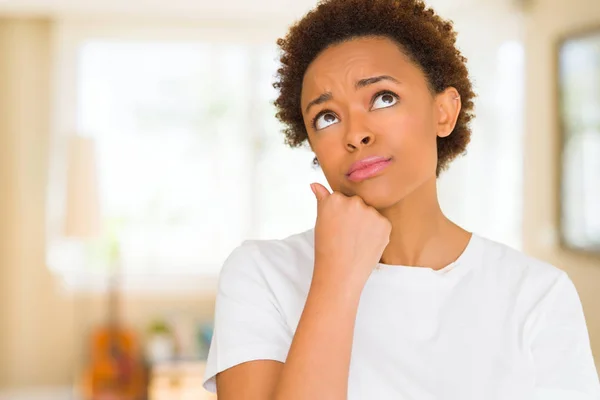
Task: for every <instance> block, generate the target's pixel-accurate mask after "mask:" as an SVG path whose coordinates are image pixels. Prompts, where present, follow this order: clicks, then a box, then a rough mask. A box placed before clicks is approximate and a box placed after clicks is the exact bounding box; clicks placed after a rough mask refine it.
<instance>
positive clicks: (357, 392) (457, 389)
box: [204, 230, 600, 400]
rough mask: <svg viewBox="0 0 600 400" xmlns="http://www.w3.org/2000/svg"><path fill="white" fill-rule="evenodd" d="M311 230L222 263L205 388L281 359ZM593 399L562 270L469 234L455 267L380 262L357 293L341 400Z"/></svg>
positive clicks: (302, 294)
mask: <svg viewBox="0 0 600 400" xmlns="http://www.w3.org/2000/svg"><path fill="white" fill-rule="evenodd" d="M313 245H314V231H313V230H309V231H307V232H304V233H300V234H297V235H294V236H291V237H289V238H286V239H284V240H266V241H246V242H244V243H243V244H242V245H241V246H240V247H238V248H237V249H235V250H234V251H233V253H232V254H231V255H230V256H229V258H228V259H227V261H226V262H225V264H224V266H223V270H222V272H221V275H220V278H219V289H218V294H217V301H216V310H215V331H214V336H213V340H212V344H211V347H210V352H209V356H208V363H207V368H206V373H205V382H204V387H205V388H206V389H207V390H209V391H212V392H215V391H216V385H215V375H216V374H217V373H219V372H221V371H224V370H226V369H228V368H231V367H233V366H235V365H238V364H240V363H243V362H247V361H252V360H265V359H266V360H277V361H280V362H285V360H286V356H287V353H288V350H289V348H290V345H291V343H292V339H293V336H294V332H295V330H296V327H297V325H298V321H299V319H300V315H301V314H302V310H303V308H304V304H305V302H306V298H307V295H308V291H309V287H310V283H311V278H312V272H313V262H314V248H313ZM362 399H367V400H371V399H376V400H386V399H394V400H408V399H411V400H430V399H431V400H433V399H435V400H440V399H444V400H446V399H452V400H454V399H456V400H467V399H477V400H483V399H485V400H496V399H502V400H520V399H523V400H525V399H526V400H533V399H539V400H542V399H543V400H559V399H560V400H579V399H581V400H583V399H586V400H598V399H600V384H599V382H598V374H597V372H596V368H595V366H594V360H593V358H592V352H591V348H590V342H589V336H588V332H587V327H586V323H585V319H584V314H583V310H582V307H581V302H580V300H579V296H578V294H577V291H576V289H575V287H574V285H573V283H572V281H571V280H570V278H569V277H568V275H567V274H566V273H565V272H563V271H562V270H560V269H558V268H556V267H553V266H551V265H549V264H546V263H544V262H541V261H539V260H536V259H533V258H530V257H528V256H525V255H524V254H522V253H520V252H518V251H516V250H514V249H511V248H510V247H508V246H505V245H502V244H499V243H496V242H493V241H491V240H488V239H485V238H483V237H481V236H478V235H475V234H474V235H473V236H472V239H471V240H470V242H469V244H468V246H467V248H466V249H465V251H464V252H463V254H462V255H461V256H460V257H459V258H458V260H456V261H455V262H454V263H452V264H450V265H448V266H447V267H445V268H443V269H441V270H438V271H435V270H433V269H430V268H422V267H410V266H399V265H384V264H379V265H378V266H377V267H376V269H374V270H373V272H372V273H371V276H370V277H369V279H368V281H367V283H366V285H365V287H364V290H363V292H362V295H361V298H360V303H359V308H358V313H357V316H356V324H355V330H354V341H353V346H352V356H351V363H350V376H349V381H348V400H362Z"/></svg>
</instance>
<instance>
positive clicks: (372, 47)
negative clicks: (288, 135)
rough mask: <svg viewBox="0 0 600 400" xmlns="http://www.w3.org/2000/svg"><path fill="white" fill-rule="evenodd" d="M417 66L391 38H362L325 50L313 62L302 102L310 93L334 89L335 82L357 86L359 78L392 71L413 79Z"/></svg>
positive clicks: (304, 86) (403, 77)
mask: <svg viewBox="0 0 600 400" xmlns="http://www.w3.org/2000/svg"><path fill="white" fill-rule="evenodd" d="M414 69H416V67H415V66H414V64H413V63H412V62H411V61H410V59H409V58H408V57H407V56H406V55H405V54H404V53H403V52H402V51H401V50H400V47H399V46H398V45H397V44H396V43H395V42H393V41H392V40H390V39H387V38H371V37H369V38H359V39H353V40H351V41H347V42H343V43H340V44H336V45H334V46H331V47H329V48H327V49H326V50H324V51H323V52H322V53H321V54H319V56H317V58H316V59H315V60H314V61H313V62H312V63H311V64H310V65H309V67H308V69H307V70H306V73H305V75H304V80H303V85H302V86H303V90H302V102H303V103H304V102H305V101H308V100H307V99H306V97H308V96H310V95H319V94H321V93H322V92H324V91H329V90H333V89H334V87H333V86H340V85H342V86H348V87H349V86H353V85H355V84H356V82H357V81H359V80H361V79H365V78H370V77H373V76H379V75H389V76H392V77H394V78H395V79H396V80H398V81H404V80H406V79H410V78H411V75H414V73H415V71H414Z"/></svg>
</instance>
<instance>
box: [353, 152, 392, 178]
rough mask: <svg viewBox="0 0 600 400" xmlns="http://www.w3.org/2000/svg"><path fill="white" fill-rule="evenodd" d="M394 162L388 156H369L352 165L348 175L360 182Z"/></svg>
mask: <svg viewBox="0 0 600 400" xmlns="http://www.w3.org/2000/svg"><path fill="white" fill-rule="evenodd" d="M391 162H392V159H391V158H387V157H379V156H375V157H367V158H364V159H362V160H360V161H357V162H355V163H354V164H352V165H351V166H350V169H349V170H348V173H347V174H346V177H347V178H348V180H350V181H352V182H360V181H364V180H365V179H369V178H372V177H374V176H376V175H377V174H379V173H380V172H381V171H383V170H384V169H385V168H387V166H388V165H390V164H391Z"/></svg>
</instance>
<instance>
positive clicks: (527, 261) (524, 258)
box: [477, 236, 568, 286]
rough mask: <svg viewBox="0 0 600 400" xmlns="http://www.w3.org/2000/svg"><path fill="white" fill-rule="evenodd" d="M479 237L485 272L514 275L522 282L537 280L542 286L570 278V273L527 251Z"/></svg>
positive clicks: (513, 276)
mask: <svg viewBox="0 0 600 400" xmlns="http://www.w3.org/2000/svg"><path fill="white" fill-rule="evenodd" d="M477 238H478V240H479V242H480V248H481V256H482V261H483V262H482V265H483V266H484V271H485V272H489V273H493V274H497V275H499V276H500V277H501V276H507V277H512V278H514V279H517V280H519V281H521V282H523V281H531V282H535V283H536V284H537V285H540V286H545V285H553V284H555V283H556V282H557V281H560V280H563V279H568V274H567V273H566V272H565V271H564V270H563V269H561V268H559V267H558V266H556V265H554V264H552V263H550V262H548V261H545V260H543V259H541V258H538V257H535V256H532V255H530V254H528V253H527V252H526V251H523V250H519V249H516V248H514V247H512V246H509V245H507V244H504V243H501V242H499V241H496V240H493V239H489V238H486V237H483V236H478V237H477Z"/></svg>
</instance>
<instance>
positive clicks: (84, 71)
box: [49, 38, 325, 286]
mask: <svg viewBox="0 0 600 400" xmlns="http://www.w3.org/2000/svg"><path fill="white" fill-rule="evenodd" d="M74 48H75V54H76V81H75V86H74V87H75V88H76V101H75V102H74V103H75V110H74V111H75V112H74V113H73V114H72V118H74V119H75V120H76V131H77V132H78V133H80V134H84V135H90V136H92V137H93V138H94V141H95V143H96V147H97V159H98V162H97V170H98V175H99V193H100V204H101V209H102V220H103V223H104V228H105V231H106V232H107V235H108V234H110V233H111V232H115V231H117V232H118V233H119V235H118V236H119V238H120V240H119V242H120V248H121V263H120V265H121V273H122V275H124V276H125V280H130V281H133V282H135V281H136V280H137V281H140V280H145V281H146V282H148V281H152V282H155V283H157V282H160V285H162V286H164V284H165V279H166V280H167V281H168V280H169V277H171V278H178V279H175V280H180V279H181V278H182V277H187V278H189V277H207V276H208V277H213V278H214V277H215V276H216V275H217V274H218V272H219V269H220V267H221V265H222V263H223V261H224V260H225V258H226V257H227V255H228V254H229V253H230V252H231V251H232V250H233V248H235V247H236V246H237V245H239V244H240V243H241V242H242V241H243V240H245V239H248V238H273V237H285V236H287V235H290V234H293V233H296V232H300V231H302V230H306V229H310V228H311V227H312V226H313V224H314V220H315V218H316V206H315V204H314V199H313V194H312V192H311V190H310V187H309V184H310V182H313V181H320V182H322V183H324V181H325V180H324V178H323V176H322V173H321V172H320V171H319V170H316V169H314V167H313V166H312V155H311V153H310V152H309V151H308V150H307V149H289V148H287V147H286V146H285V145H284V142H283V141H284V136H283V134H282V133H281V127H280V126H279V123H278V121H277V120H276V119H275V111H274V106H273V105H272V101H273V100H274V99H275V96H276V92H275V90H274V89H273V88H272V86H271V83H272V81H273V79H274V75H275V71H276V68H277V62H276V58H277V53H276V49H275V47H274V46H273V45H268V44H253V43H244V42H242V41H238V42H229V43H214V42H210V41H208V42H206V41H190V40H185V41H184V40H177V41H158V40H110V39H103V38H88V39H85V40H82V41H80V42H79V43H78V45H77V46H74ZM57 182H58V180H55V181H52V182H51V190H55V191H57V190H62V189H61V188H64V185H62V186H61V185H59V184H58V183H57ZM63 214H64V213H63ZM59 226H60V220H59V218H58V217H56V218H55V224H54V231H53V232H51V233H50V239H51V240H50V249H49V250H50V251H49V265H50V266H51V267H52V268H53V269H54V270H55V271H56V272H58V273H59V274H61V275H62V276H63V277H64V278H65V279H67V281H68V282H70V283H71V284H75V285H84V283H85V282H87V283H89V282H90V281H93V279H90V277H94V276H96V277H98V276H99V277H102V276H104V275H105V274H106V272H107V271H108V269H109V268H110V265H109V263H108V260H107V255H108V247H109V246H108V240H109V238H108V236H107V235H105V236H104V237H102V238H100V239H98V240H95V241H93V242H92V243H91V244H87V245H83V244H82V243H73V241H67V240H65V239H64V238H61V237H60V234H59V232H60V230H59V228H58V227H59ZM146 286H147V284H146Z"/></svg>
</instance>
